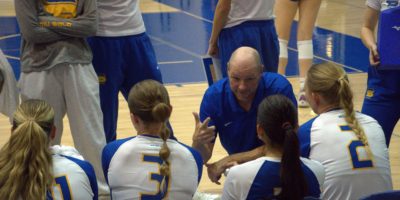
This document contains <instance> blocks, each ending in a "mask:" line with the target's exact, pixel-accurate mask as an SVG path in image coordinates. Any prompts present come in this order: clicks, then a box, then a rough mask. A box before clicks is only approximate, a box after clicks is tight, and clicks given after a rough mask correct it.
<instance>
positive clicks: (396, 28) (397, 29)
mask: <svg viewBox="0 0 400 200" xmlns="http://www.w3.org/2000/svg"><path fill="white" fill-rule="evenodd" d="M392 28H393V29H395V30H396V31H400V26H393V27H392Z"/></svg>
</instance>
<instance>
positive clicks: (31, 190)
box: [0, 100, 97, 199]
mask: <svg viewBox="0 0 400 200" xmlns="http://www.w3.org/2000/svg"><path fill="white" fill-rule="evenodd" d="M55 131H56V129H55V127H54V111H53V108H51V107H50V106H49V105H48V104H47V103H46V102H45V101H42V100H27V101H25V102H23V103H22V104H21V105H20V106H19V107H18V109H17V111H16V112H15V114H14V118H13V126H12V129H11V136H10V139H9V141H8V142H7V143H6V144H5V145H4V146H3V147H2V149H1V150H0V199H45V198H46V193H47V196H48V197H51V198H52V199H97V183H96V176H95V173H94V170H93V167H92V166H91V165H90V164H89V163H88V162H86V161H83V160H80V159H77V158H73V157H70V156H65V155H62V154H59V153H57V152H55V151H53V149H52V148H49V144H50V141H51V139H53V138H54V137H55Z"/></svg>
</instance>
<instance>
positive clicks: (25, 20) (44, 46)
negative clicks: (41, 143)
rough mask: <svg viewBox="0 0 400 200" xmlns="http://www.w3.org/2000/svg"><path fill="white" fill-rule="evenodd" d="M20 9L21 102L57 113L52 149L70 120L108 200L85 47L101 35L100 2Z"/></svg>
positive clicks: (21, 5)
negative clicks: (31, 102)
mask: <svg viewBox="0 0 400 200" xmlns="http://www.w3.org/2000/svg"><path fill="white" fill-rule="evenodd" d="M15 9H16V10H15V11H16V16H17V20H18V24H19V27H20V30H21V36H22V37H21V71H22V73H21V76H20V86H21V96H22V100H25V99H42V100H45V101H46V102H47V103H49V104H50V105H51V107H53V108H54V112H55V116H54V124H55V126H56V127H57V133H56V136H55V138H54V140H53V144H60V142H61V136H62V130H63V121H62V120H63V118H64V116H65V114H67V115H68V118H69V123H70V126H71V133H72V137H73V139H74V144H75V147H76V148H77V149H78V151H79V152H80V153H82V155H83V156H84V158H85V159H87V160H88V161H90V163H92V165H93V166H94V169H95V171H96V174H97V178H98V181H99V182H98V186H99V194H100V196H107V195H109V191H108V187H107V185H106V183H105V179H104V176H103V174H102V169H101V150H102V149H103V147H104V146H105V143H106V141H105V137H104V129H103V125H102V121H103V114H102V113H101V109H100V100H99V84H98V81H97V76H96V73H95V71H94V69H93V66H92V64H91V61H92V53H91V51H90V47H89V45H88V44H87V43H86V41H85V38H86V37H88V36H91V35H94V34H95V33H96V28H97V20H96V19H97V15H96V1H94V0H81V1H72V2H71V1H65V2H57V3H55V2H54V1H50V0H49V1H47V0H15Z"/></svg>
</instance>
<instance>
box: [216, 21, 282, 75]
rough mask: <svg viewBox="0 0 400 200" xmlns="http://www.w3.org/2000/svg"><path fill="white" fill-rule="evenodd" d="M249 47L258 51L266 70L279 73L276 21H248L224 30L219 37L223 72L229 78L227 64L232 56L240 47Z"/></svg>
mask: <svg viewBox="0 0 400 200" xmlns="http://www.w3.org/2000/svg"><path fill="white" fill-rule="evenodd" d="M242 46H249V47H253V48H255V49H257V51H258V53H259V54H260V57H261V62H262V63H263V64H264V67H265V68H264V70H265V71H268V72H277V70H278V61H279V42H278V36H277V34H276V30H275V25H274V20H260V21H247V22H243V23H242V24H239V25H236V26H233V27H230V28H224V29H222V31H221V33H220V35H219V37H218V48H219V55H220V58H221V71H222V75H223V76H224V77H226V76H227V63H228V61H229V59H230V57H231V54H232V53H233V52H234V51H235V50H236V49H237V48H239V47H242Z"/></svg>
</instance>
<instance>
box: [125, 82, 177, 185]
mask: <svg viewBox="0 0 400 200" xmlns="http://www.w3.org/2000/svg"><path fill="white" fill-rule="evenodd" d="M128 105H129V110H130V112H131V113H133V114H135V115H137V116H139V117H140V119H141V120H143V121H144V122H145V123H161V127H160V130H159V135H160V137H161V139H162V140H163V144H162V146H161V149H160V151H159V156H160V158H161V159H162V161H163V163H162V164H161V167H160V173H161V175H162V176H164V177H163V180H162V182H161V186H160V188H161V192H162V193H164V192H165V191H166V190H167V188H166V186H167V181H168V180H169V176H170V175H171V169H170V162H169V160H168V158H169V156H170V153H171V152H170V149H169V147H168V145H167V140H168V138H169V136H170V130H169V129H168V128H167V125H166V123H167V121H168V119H169V117H170V116H171V112H172V107H171V105H170V102H169V95H168V92H167V89H166V88H165V87H164V86H163V85H162V84H161V83H159V82H157V81H154V80H144V81H141V82H139V83H137V84H135V86H133V88H132V89H131V91H130V92H129V97H128Z"/></svg>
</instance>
